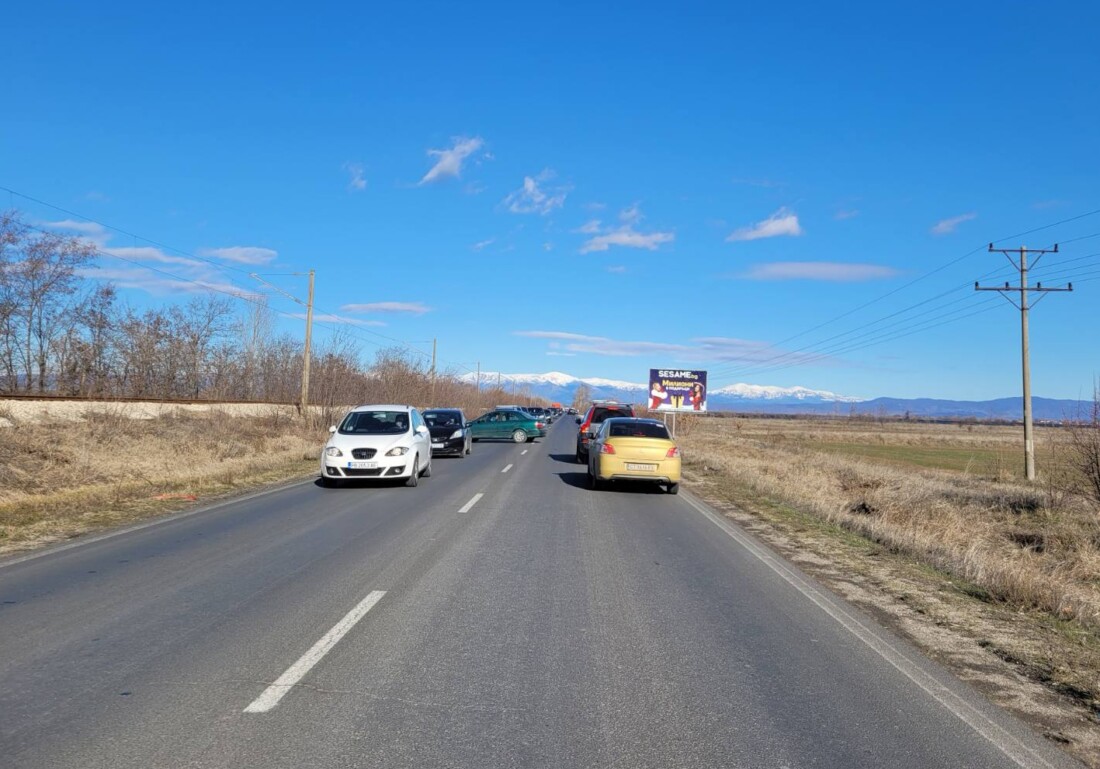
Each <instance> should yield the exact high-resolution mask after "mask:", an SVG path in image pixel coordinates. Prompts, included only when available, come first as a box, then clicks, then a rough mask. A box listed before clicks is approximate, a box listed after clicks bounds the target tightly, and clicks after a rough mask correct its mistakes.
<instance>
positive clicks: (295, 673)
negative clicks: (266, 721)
mask: <svg viewBox="0 0 1100 769" xmlns="http://www.w3.org/2000/svg"><path fill="white" fill-rule="evenodd" d="M385 594H386V591H385V590H372V591H371V592H370V593H369V594H368V595H367V597H366V598H364V599H363V600H362V601H360V602H359V605H358V606H356V607H355V608H354V609H352V610H351V611H349V612H348V613H347V614H345V615H344V618H343V619H342V620H340V621H339V622H337V623H336V624H335V625H333V626H332V629H331V630H329V631H328V632H327V633H325V634H324V635H323V636H322V637H321V640H320V641H318V642H317V643H315V644H313V647H312V648H310V650H309V651H307V652H306V653H305V654H303V655H302V656H301V657H299V658H298V661H297V662H295V663H294V664H293V665H291V666H290V667H289V668H287V670H286V672H285V673H283V674H282V675H281V676H279V678H278V679H277V680H276V681H275V683H273V684H271V686H269V687H267V688H266V689H264V692H263V694H261V695H260V696H259V697H257V698H256V699H254V700H253V701H252V704H251V705H249V706H248V707H247V708H245V709H244V712H245V713H266V712H267V711H269V710H271V709H272V708H273V707H275V706H276V705H278V704H279V700H281V699H282V698H283V696H284V695H285V694H286V693H287V692H289V691H290V690H291V688H292V687H293V686H294V685H295V684H296V683H298V682H299V681H301V680H302V677H303V676H305V674H306V673H308V672H309V671H310V669H311V668H312V667H313V666H314V665H316V664H317V663H318V662H320V661H321V658H322V657H324V656H325V655H326V654H328V652H329V650H330V649H332V647H333V646H335V645H336V644H337V643H339V642H340V639H341V638H343V637H344V636H345V635H347V632H348V631H349V630H351V629H352V628H353V627H355V624H356V623H357V622H359V620H361V619H363V617H364V616H365V615H366V613H367V612H368V611H370V610H371V609H372V608H374V605H375V604H376V603H378V602H379V601H380V600H381V599H382V596H384V595H385Z"/></svg>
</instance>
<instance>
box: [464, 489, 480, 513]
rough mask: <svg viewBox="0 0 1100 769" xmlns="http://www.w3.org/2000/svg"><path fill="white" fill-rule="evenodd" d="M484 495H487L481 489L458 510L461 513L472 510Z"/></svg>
mask: <svg viewBox="0 0 1100 769" xmlns="http://www.w3.org/2000/svg"><path fill="white" fill-rule="evenodd" d="M484 496H485V494H483V493H482V492H480V491H479V492H478V493H477V494H474V496H473V498H472V499H470V501H469V502H467V503H466V504H464V505H463V506H462V507H460V508H458V512H460V513H468V512H470V510H471V509H473V506H474V505H476V504H477V503H478V500H480V499H481V498H482V497H484Z"/></svg>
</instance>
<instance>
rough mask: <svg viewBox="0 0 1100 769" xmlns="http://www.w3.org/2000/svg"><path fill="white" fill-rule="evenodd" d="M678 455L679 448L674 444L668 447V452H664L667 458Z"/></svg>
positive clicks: (674, 457)
mask: <svg viewBox="0 0 1100 769" xmlns="http://www.w3.org/2000/svg"><path fill="white" fill-rule="evenodd" d="M678 456H680V449H678V448H677V447H675V446H673V447H672V448H671V449H669V450H668V453H667V454H665V457H666V458H668V459H676V458H677V457H678Z"/></svg>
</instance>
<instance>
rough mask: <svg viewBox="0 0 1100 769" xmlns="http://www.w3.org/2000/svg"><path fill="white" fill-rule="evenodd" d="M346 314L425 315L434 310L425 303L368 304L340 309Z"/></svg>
mask: <svg viewBox="0 0 1100 769" xmlns="http://www.w3.org/2000/svg"><path fill="white" fill-rule="evenodd" d="M340 309H341V310H343V311H344V312H407V313H410V314H412V315H423V314H424V313H426V312H431V311H432V308H431V307H428V306H427V305H425V304H424V303H423V302H369V303H367V304H345V305H344V306H343V307H341V308H340Z"/></svg>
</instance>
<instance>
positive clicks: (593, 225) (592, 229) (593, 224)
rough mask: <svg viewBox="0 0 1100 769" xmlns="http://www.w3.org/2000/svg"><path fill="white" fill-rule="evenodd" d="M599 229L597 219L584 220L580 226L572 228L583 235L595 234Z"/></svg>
mask: <svg viewBox="0 0 1100 769" xmlns="http://www.w3.org/2000/svg"><path fill="white" fill-rule="evenodd" d="M599 231H600V220H599V219H590V220H588V221H587V222H585V223H584V224H582V225H581V226H580V227H578V228H577V229H575V230H573V232H580V233H582V234H584V235H595V234H596V233H598V232H599Z"/></svg>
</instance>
